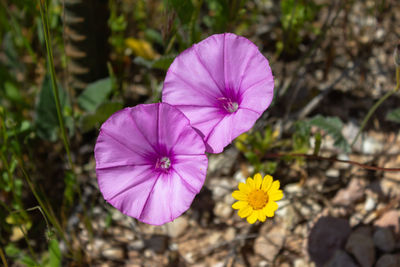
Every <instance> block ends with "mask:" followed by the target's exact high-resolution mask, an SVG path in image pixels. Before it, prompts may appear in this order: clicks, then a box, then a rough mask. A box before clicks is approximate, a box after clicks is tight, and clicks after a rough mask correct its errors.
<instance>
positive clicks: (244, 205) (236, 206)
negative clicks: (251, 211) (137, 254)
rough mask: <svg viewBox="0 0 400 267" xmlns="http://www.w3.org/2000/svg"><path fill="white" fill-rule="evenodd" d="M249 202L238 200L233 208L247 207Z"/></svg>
mask: <svg viewBox="0 0 400 267" xmlns="http://www.w3.org/2000/svg"><path fill="white" fill-rule="evenodd" d="M247 205H248V204H247V202H246V201H237V202H235V203H233V205H232V208H233V209H235V210H239V209H244V208H245V207H247Z"/></svg>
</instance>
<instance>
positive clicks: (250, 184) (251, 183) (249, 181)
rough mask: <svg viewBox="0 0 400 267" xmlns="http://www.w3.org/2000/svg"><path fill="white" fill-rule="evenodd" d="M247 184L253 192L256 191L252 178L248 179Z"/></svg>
mask: <svg viewBox="0 0 400 267" xmlns="http://www.w3.org/2000/svg"><path fill="white" fill-rule="evenodd" d="M246 184H247V185H248V186H249V188H250V189H251V190H252V189H256V185H255V183H254V180H253V179H251V178H250V177H249V178H247V180H246Z"/></svg>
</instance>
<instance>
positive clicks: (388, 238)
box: [373, 227, 396, 252]
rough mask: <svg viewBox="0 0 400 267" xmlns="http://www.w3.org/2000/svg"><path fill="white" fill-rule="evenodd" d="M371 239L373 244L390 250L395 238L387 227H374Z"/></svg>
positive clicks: (384, 249)
mask: <svg viewBox="0 0 400 267" xmlns="http://www.w3.org/2000/svg"><path fill="white" fill-rule="evenodd" d="M373 240H374V243H375V246H376V247H377V248H379V249H380V250H382V251H384V252H391V251H392V250H393V249H394V248H395V245H396V240H395V238H394V236H393V233H392V231H391V230H390V229H389V228H380V227H379V228H378V229H376V231H375V233H374V236H373Z"/></svg>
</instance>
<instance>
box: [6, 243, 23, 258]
mask: <svg viewBox="0 0 400 267" xmlns="http://www.w3.org/2000/svg"><path fill="white" fill-rule="evenodd" d="M5 252H6V255H7V256H9V257H11V258H15V257H17V256H18V255H19V254H20V253H21V250H20V249H19V248H17V247H16V246H15V245H14V244H13V243H9V244H8V245H7V246H6V248H5Z"/></svg>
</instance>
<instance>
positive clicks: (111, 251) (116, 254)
mask: <svg viewBox="0 0 400 267" xmlns="http://www.w3.org/2000/svg"><path fill="white" fill-rule="evenodd" d="M101 255H102V256H103V257H104V258H106V259H109V260H122V259H124V250H123V249H122V248H120V247H111V248H108V249H105V250H103V251H102V252H101Z"/></svg>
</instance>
